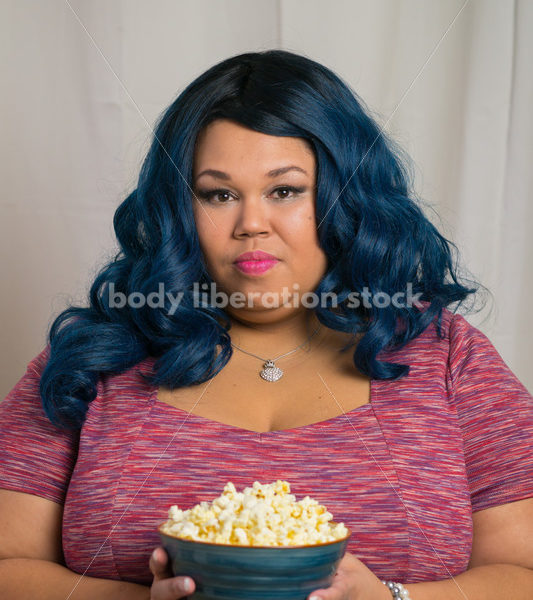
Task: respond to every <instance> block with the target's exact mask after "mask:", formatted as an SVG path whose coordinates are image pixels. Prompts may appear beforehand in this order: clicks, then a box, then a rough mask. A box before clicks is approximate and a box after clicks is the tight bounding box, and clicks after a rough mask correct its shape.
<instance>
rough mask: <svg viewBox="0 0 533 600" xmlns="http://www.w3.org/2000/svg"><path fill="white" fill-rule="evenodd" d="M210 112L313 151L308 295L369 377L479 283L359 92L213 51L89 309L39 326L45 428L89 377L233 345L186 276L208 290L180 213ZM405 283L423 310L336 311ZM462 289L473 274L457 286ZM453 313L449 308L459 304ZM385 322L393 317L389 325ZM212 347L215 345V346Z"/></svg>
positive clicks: (401, 369)
mask: <svg viewBox="0 0 533 600" xmlns="http://www.w3.org/2000/svg"><path fill="white" fill-rule="evenodd" d="M215 119H231V120H232V121H235V122H237V123H240V124H242V125H244V126H246V127H248V128H250V129H253V130H256V131H259V132H262V133H265V134H269V135H276V136H294V137H298V138H303V139H305V140H306V141H307V142H309V144H310V145H311V147H312V148H313V150H314V152H315V157H316V160H317V190H316V218H317V224H318V237H319V243H320V245H321V247H322V249H323V250H324V252H325V254H326V256H327V260H328V267H327V272H326V274H325V276H324V277H323V279H322V280H321V282H320V284H319V286H318V288H317V289H316V290H315V292H317V293H318V294H321V293H326V292H334V293H335V294H336V295H337V298H338V300H339V305H338V306H337V307H334V306H333V305H330V306H317V307H316V308H315V309H313V310H314V311H315V314H316V315H317V318H318V319H319V320H320V322H322V323H323V324H324V325H326V326H327V327H330V328H332V329H336V330H339V331H344V332H351V333H353V334H357V333H360V334H363V335H362V337H361V338H360V341H359V343H358V344H357V346H356V348H355V351H354V355H353V360H354V364H355V365H356V367H357V368H358V369H359V370H360V371H361V372H362V373H364V374H365V375H367V376H369V377H372V378H374V379H397V378H400V377H403V376H405V375H406V374H407V373H408V372H409V366H408V365H401V364H396V363H388V362H384V361H378V360H377V358H376V356H377V354H378V353H379V352H380V351H381V350H382V349H385V348H386V349H395V348H400V347H402V346H403V345H405V344H406V343H407V342H409V341H410V340H412V339H413V338H415V337H417V336H418V335H420V334H421V333H422V332H423V331H424V330H425V329H426V328H427V326H428V325H429V324H430V323H431V322H432V320H433V319H434V318H435V317H436V316H437V317H438V322H437V330H438V332H439V335H440V323H441V316H442V309H443V307H447V306H449V305H451V304H454V303H457V306H459V304H461V303H462V302H463V301H464V300H465V299H466V298H467V297H468V296H469V295H470V294H474V293H475V292H477V291H478V290H477V288H476V286H475V285H474V286H473V287H466V286H464V285H463V284H462V283H461V282H460V281H459V277H458V274H457V268H456V266H455V265H454V264H453V256H452V249H455V250H457V249H456V247H455V245H454V244H453V243H452V242H450V241H448V240H447V239H445V238H444V237H443V236H442V235H441V234H440V233H439V232H438V231H437V229H436V228H435V227H434V226H433V225H432V224H431V222H430V221H429V220H428V218H427V217H426V216H425V215H424V213H423V212H422V209H421V208H420V206H419V204H420V201H417V200H416V199H415V196H414V194H413V192H412V191H411V190H412V174H411V172H410V168H411V166H410V162H409V159H408V157H407V156H406V155H405V153H404V152H403V151H402V150H401V149H400V148H399V147H398V146H397V145H396V144H395V143H394V142H393V141H392V140H391V139H389V138H388V137H387V136H386V135H385V134H384V133H383V132H381V131H380V129H379V127H378V125H377V123H376V121H375V120H374V119H373V118H372V117H371V116H370V111H369V110H368V109H367V108H366V107H365V105H364V103H363V102H362V100H361V99H360V98H359V97H358V96H357V95H356V94H355V93H354V92H353V91H352V90H351V89H350V87H349V86H348V85H347V84H346V83H345V82H343V81H342V80H341V79H340V78H339V77H338V76H337V75H336V74H335V73H333V72H332V71H330V70H329V69H327V68H326V67H324V66H323V65H321V64H319V63H317V62H315V61H313V60H311V59H309V58H307V57H304V56H301V55H297V54H294V53H291V52H287V51H283V50H268V51H263V52H250V53H245V54H241V55H238V56H233V57H231V58H229V59H227V60H224V61H222V62H220V63H218V64H216V65H214V66H213V67H211V68H210V69H208V70H207V71H206V72H204V73H203V74H202V75H200V76H199V77H198V78H197V79H196V80H194V81H193V82H192V83H191V84H190V85H189V86H187V88H186V89H185V90H184V91H183V92H182V93H181V94H180V95H179V96H178V97H177V98H176V100H175V101H174V102H173V103H172V104H171V105H170V107H169V108H168V109H167V110H166V111H165V112H164V113H163V114H162V116H161V117H160V119H159V121H158V123H157V125H156V128H155V135H154V140H153V143H152V145H151V147H150V149H149V152H148V154H147V156H146V159H145V161H144V163H143V165H142V168H141V171H140V174H139V179H138V184H137V187H136V189H135V190H134V191H133V192H132V193H131V194H129V195H128V197H127V198H126V199H125V200H124V201H123V202H122V204H120V206H119V207H118V209H117V211H116V213H115V216H114V220H113V224H114V229H115V233H116V237H117V240H118V242H119V246H120V252H119V253H118V254H117V255H116V256H115V258H114V259H113V260H112V261H110V262H109V264H107V265H105V266H104V268H103V269H102V270H101V271H100V272H99V274H98V275H97V277H96V279H95V280H94V282H93V283H92V286H91V289H90V294H89V306H88V307H76V306H71V307H70V308H67V309H66V310H65V311H63V312H62V313H61V314H60V315H59V316H58V317H57V318H56V319H55V321H54V322H53V324H52V326H51V327H50V331H49V336H48V338H49V344H50V356H49V360H48V363H47V366H46V368H45V370H44V372H43V374H42V377H41V382H40V393H41V398H42V401H43V406H44V409H45V411H46V414H47V416H48V418H49V419H50V420H51V421H52V423H54V424H56V425H58V426H61V427H65V428H79V427H81V425H82V423H83V420H84V418H85V414H86V411H87V408H88V405H89V403H90V402H91V401H92V400H93V399H94V398H95V396H96V389H97V383H98V380H99V378H100V377H101V376H104V375H112V374H118V373H121V372H123V371H125V370H127V369H128V368H131V367H132V366H134V365H135V364H137V363H139V362H140V361H141V360H142V359H144V358H145V357H147V356H153V357H156V359H157V360H156V362H155V370H154V375H153V377H152V378H151V383H152V384H154V385H164V386H167V387H169V388H171V389H174V388H179V387H182V386H188V385H192V384H198V383H201V382H204V381H207V380H208V379H210V378H211V377H213V376H214V375H216V374H217V373H218V372H219V371H220V370H221V369H222V368H223V367H224V366H225V365H226V363H227V362H228V360H229V359H230V357H231V354H232V348H231V338H230V335H229V330H230V327H231V321H230V319H229V317H228V315H227V313H226V312H225V311H224V310H223V309H221V308H216V307H212V306H202V307H198V306H197V305H196V304H197V303H195V302H194V296H193V284H194V283H195V282H196V283H198V284H199V285H201V284H202V283H207V284H210V283H211V282H212V279H211V278H210V276H209V273H208V272H207V268H206V265H205V262H204V258H203V256H202V253H201V251H200V246H199V240H198V236H197V232H196V228H195V222H194V218H193V210H192V208H193V207H192V198H193V195H192V190H191V188H190V187H189V182H191V181H192V169H193V155H194V146H195V142H196V139H197V136H198V134H199V132H200V131H201V130H202V129H203V128H204V127H205V126H206V125H208V124H209V123H210V122H212V121H214V120H215ZM409 282H411V283H412V291H413V294H417V293H420V294H421V296H420V300H421V301H423V303H424V306H425V307H426V309H425V310H424V311H421V310H420V309H419V308H417V307H416V305H413V306H411V307H405V308H397V307H395V306H394V305H389V306H388V307H383V308H378V307H376V306H375V305H371V306H370V307H367V306H364V305H360V306H358V307H353V306H349V303H348V299H349V295H350V293H351V292H353V291H362V290H363V289H364V288H365V287H366V288H367V289H368V291H369V292H370V293H371V294H376V293H377V292H385V293H388V294H390V296H392V295H393V294H394V293H395V292H397V291H398V290H405V289H406V286H407V284H408V283H409ZM469 283H473V282H472V281H469ZM161 284H162V285H163V286H164V290H165V292H170V293H172V294H182V299H181V302H180V304H179V307H178V308H177V310H175V312H174V313H172V311H170V310H169V308H170V306H169V301H168V299H165V302H164V304H165V305H164V306H159V307H157V308H154V307H150V306H148V305H146V304H145V306H143V307H138V308H134V307H132V306H130V303H127V304H126V305H125V306H124V307H118V306H116V302H115V303H113V302H111V300H112V299H113V298H116V297H117V294H118V293H122V294H124V296H125V297H128V296H129V295H130V294H131V293H132V292H140V293H142V294H144V297H145V298H146V297H148V295H149V294H150V293H153V292H157V291H158V290H159V289H160V288H159V286H160V285H161ZM456 308H457V307H456ZM398 323H400V324H401V327H400V328H398V327H397V326H398ZM217 348H218V349H219V350H220V351H219V352H217Z"/></svg>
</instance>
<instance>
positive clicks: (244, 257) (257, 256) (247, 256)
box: [235, 250, 278, 263]
mask: <svg viewBox="0 0 533 600" xmlns="http://www.w3.org/2000/svg"><path fill="white" fill-rule="evenodd" d="M250 260H278V259H277V257H276V256H274V255H273V254H269V253H268V252H263V251H262V250H254V251H253V252H244V253H243V254H240V255H239V256H237V258H236V259H235V262H236V263H238V262H244V261H250Z"/></svg>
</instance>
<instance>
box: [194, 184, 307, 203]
mask: <svg viewBox="0 0 533 600" xmlns="http://www.w3.org/2000/svg"><path fill="white" fill-rule="evenodd" d="M306 189H307V188H305V187H295V186H292V185H282V186H279V187H277V188H275V189H274V190H272V192H271V194H279V195H278V197H274V199H275V200H289V199H291V198H293V197H294V196H298V195H299V194H303V193H304V192H305V191H306ZM196 195H197V196H198V198H200V199H201V200H203V201H204V202H208V203H210V204H227V203H228V202H229V201H230V200H231V199H232V198H233V196H232V194H231V192H230V191H229V190H225V189H223V188H217V189H213V190H198V191H197V192H196Z"/></svg>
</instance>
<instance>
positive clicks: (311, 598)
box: [309, 596, 322, 600]
mask: <svg viewBox="0 0 533 600" xmlns="http://www.w3.org/2000/svg"><path fill="white" fill-rule="evenodd" d="M309 600H322V598H321V597H320V596H309Z"/></svg>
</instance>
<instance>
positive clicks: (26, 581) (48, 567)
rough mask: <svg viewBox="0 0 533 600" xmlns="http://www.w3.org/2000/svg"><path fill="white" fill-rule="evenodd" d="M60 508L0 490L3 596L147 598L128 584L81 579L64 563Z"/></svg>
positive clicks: (144, 592) (16, 598)
mask: <svg viewBox="0 0 533 600" xmlns="http://www.w3.org/2000/svg"><path fill="white" fill-rule="evenodd" d="M62 516H63V507H62V506H61V505H60V504H57V503H56V502H52V501H51V500H47V499H45V498H41V497H39V496H34V495H32V494H25V493H21V492H12V491H9V490H3V489H0V538H1V539H0V582H1V584H0V589H1V594H0V595H1V596H2V598H5V599H6V600H11V599H13V600H26V599H28V600H30V599H32V600H33V599H34V598H37V597H38V598H40V599H42V600H65V599H66V598H69V600H84V599H87V600H88V599H91V600H93V599H94V598H98V599H99V600H108V599H109V600H122V599H123V598H124V600H126V599H127V600H149V598H150V589H149V588H147V587H145V586H142V585H137V584H134V583H127V582H124V581H113V580H110V579H97V578H94V577H86V576H85V577H82V576H81V575H79V574H78V573H74V572H73V571H71V570H69V569H67V567H65V566H64V559H63V552H62V546H61V521H62Z"/></svg>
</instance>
